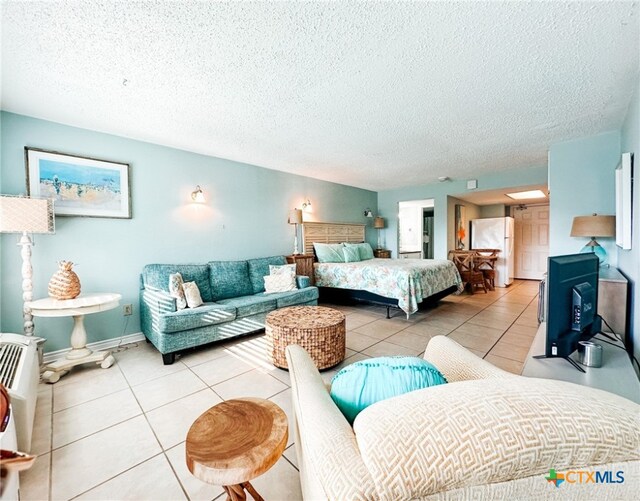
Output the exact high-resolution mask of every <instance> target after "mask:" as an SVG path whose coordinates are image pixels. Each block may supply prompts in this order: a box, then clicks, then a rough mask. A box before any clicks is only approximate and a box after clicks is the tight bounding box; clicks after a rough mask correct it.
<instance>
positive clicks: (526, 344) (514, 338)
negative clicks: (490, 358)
mask: <svg viewBox="0 0 640 501" xmlns="http://www.w3.org/2000/svg"><path fill="white" fill-rule="evenodd" d="M500 342H505V343H509V344H515V345H517V346H521V347H523V348H526V349H527V350H528V349H529V348H530V347H531V343H533V337H532V336H528V335H523V334H517V333H515V332H511V331H507V332H505V333H504V336H502V338H501V339H500Z"/></svg>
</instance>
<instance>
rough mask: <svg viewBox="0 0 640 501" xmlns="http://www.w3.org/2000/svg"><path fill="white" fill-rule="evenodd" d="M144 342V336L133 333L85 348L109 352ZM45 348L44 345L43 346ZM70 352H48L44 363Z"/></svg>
mask: <svg viewBox="0 0 640 501" xmlns="http://www.w3.org/2000/svg"><path fill="white" fill-rule="evenodd" d="M139 341H144V334H143V333H142V332H134V333H133V334H127V335H126V336H121V337H114V338H111V339H105V340H104V341H96V342H95V343H89V344H87V348H89V349H90V350H92V351H100V350H110V349H112V348H116V347H118V346H120V345H125V344H129V343H137V342H139ZM45 346H46V344H45ZM70 351H71V348H64V349H63V350H56V351H50V352H49V353H45V354H44V363H45V364H50V363H51V362H55V361H56V360H58V359H61V358H64V357H65V355H66V354H67V353H69V352H70Z"/></svg>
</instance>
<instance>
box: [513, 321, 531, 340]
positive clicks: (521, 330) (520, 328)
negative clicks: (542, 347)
mask: <svg viewBox="0 0 640 501" xmlns="http://www.w3.org/2000/svg"><path fill="white" fill-rule="evenodd" d="M507 332H513V333H514V334H520V335H522V336H529V337H530V338H531V339H533V338H534V337H535V335H536V332H538V327H537V326H536V327H531V326H529V325H520V324H518V323H517V321H516V323H514V324H513V325H512V326H511V327H509V329H508V330H507Z"/></svg>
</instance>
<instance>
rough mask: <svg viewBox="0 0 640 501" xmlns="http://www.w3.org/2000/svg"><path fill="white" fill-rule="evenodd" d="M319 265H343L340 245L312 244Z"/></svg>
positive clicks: (341, 246)
mask: <svg viewBox="0 0 640 501" xmlns="http://www.w3.org/2000/svg"><path fill="white" fill-rule="evenodd" d="M313 248H314V249H315V251H316V256H317V257H318V262H319V263H344V254H343V253H342V248H343V245H342V244H321V243H316V242H314V243H313Z"/></svg>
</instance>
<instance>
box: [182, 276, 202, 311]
mask: <svg viewBox="0 0 640 501" xmlns="http://www.w3.org/2000/svg"><path fill="white" fill-rule="evenodd" d="M182 290H184V296H185V298H186V299H187V306H189V308H197V307H198V306H202V305H203V304H204V303H203V302H202V297H201V296H200V289H198V285H197V284H196V283H195V282H186V283H184V284H182Z"/></svg>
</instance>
